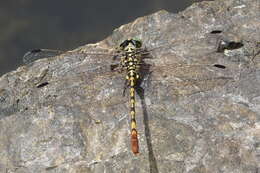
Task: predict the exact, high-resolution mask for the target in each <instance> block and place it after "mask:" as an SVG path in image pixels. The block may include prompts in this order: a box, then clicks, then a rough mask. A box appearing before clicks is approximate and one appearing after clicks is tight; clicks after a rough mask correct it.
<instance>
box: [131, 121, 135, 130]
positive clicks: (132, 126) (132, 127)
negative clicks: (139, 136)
mask: <svg viewBox="0 0 260 173" xmlns="http://www.w3.org/2000/svg"><path fill="white" fill-rule="evenodd" d="M131 129H136V123H135V122H134V121H132V122H131Z"/></svg>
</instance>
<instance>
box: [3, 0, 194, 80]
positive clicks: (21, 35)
mask: <svg viewBox="0 0 260 173" xmlns="http://www.w3.org/2000/svg"><path fill="white" fill-rule="evenodd" d="M194 2H195V1H194V0H182V1H179V0H124V1H122V0H114V1H104V0H96V1H90V0H77V1H71V0H56V1H53V0H45V1H35V0H19V1H17V0H9V1H1V2H0V24H1V25H0V26H1V28H0V75H2V74H4V73H6V72H8V71H11V70H15V69H16V68H17V67H18V66H19V65H21V64H22V57H23V55H24V54H25V53H26V52H27V51H29V50H31V49H35V48H49V49H60V50H71V49H74V48H77V47H79V46H81V45H84V44H87V43H94V42H97V41H99V40H102V39H104V38H106V37H107V36H109V35H110V34H111V33H112V31H113V30H114V29H115V28H117V27H119V26H121V25H122V24H126V23H129V22H131V21H133V20H134V19H136V18H137V17H141V16H144V15H148V14H151V13H154V12H156V11H158V10H160V9H165V10H167V11H169V12H173V13H176V12H178V11H181V10H183V9H185V8H186V7H188V6H190V5H191V4H192V3H194Z"/></svg>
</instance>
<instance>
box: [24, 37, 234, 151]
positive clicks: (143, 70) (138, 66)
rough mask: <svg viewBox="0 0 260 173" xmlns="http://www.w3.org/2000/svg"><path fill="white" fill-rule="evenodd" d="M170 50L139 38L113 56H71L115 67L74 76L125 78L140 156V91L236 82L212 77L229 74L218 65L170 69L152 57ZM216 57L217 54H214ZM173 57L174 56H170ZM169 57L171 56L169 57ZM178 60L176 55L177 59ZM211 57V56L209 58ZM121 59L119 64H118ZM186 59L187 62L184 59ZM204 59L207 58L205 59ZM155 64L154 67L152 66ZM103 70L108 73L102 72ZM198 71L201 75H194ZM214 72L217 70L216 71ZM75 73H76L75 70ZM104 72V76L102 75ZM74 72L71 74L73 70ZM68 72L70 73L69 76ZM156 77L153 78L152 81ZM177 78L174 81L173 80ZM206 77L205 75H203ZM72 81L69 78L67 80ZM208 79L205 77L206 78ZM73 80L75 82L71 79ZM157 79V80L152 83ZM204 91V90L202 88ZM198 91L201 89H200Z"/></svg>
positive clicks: (29, 57)
mask: <svg viewBox="0 0 260 173" xmlns="http://www.w3.org/2000/svg"><path fill="white" fill-rule="evenodd" d="M167 47H169V45H166V46H165V45H164V46H158V47H155V48H151V49H147V48H143V42H142V41H141V40H140V39H136V38H128V39H126V40H124V41H123V42H122V43H121V44H120V45H119V47H117V48H116V49H115V50H114V52H110V53H104V52H101V53H95V52H94V53H88V52H85V51H82V50H78V51H76V52H71V54H80V55H82V56H83V57H84V56H85V57H91V56H95V57H97V56H101V57H102V56H111V57H112V60H111V64H107V63H105V62H102V60H101V64H98V65H97V66H96V67H94V68H93V67H91V68H87V69H86V71H84V70H81V68H80V66H79V68H78V69H80V70H79V71H77V72H73V75H74V76H75V75H76V76H77V75H82V74H85V75H88V79H89V78H90V77H91V76H99V77H101V78H102V77H104V76H105V77H107V78H109V77H111V76H113V75H116V74H124V76H125V77H124V78H125V83H124V89H123V92H122V93H123V95H125V91H126V89H129V108H130V111H129V112H130V117H131V123H130V126H131V130H130V134H131V148H132V152H133V153H134V154H138V153H139V141H138V132H137V125H136V111H135V103H136V98H135V93H136V92H137V93H138V91H137V90H138V89H139V88H146V87H148V86H146V84H145V83H146V82H148V83H149V82H151V81H153V82H156V81H157V82H162V81H167V80H168V81H172V80H175V82H174V84H175V85H178V84H180V83H182V84H183V83H186V84H187V85H188V84H191V85H196V86H198V84H196V82H199V81H206V80H211V81H213V80H229V79H233V78H232V77H227V76H221V75H220V76H217V75H215V76H210V74H214V69H215V70H216V71H217V70H220V71H221V70H225V69H226V66H225V65H222V64H218V63H211V64H208V63H201V62H200V63H191V64H188V63H187V62H186V63H185V62H183V61H181V62H176V63H171V64H167V63H166V65H162V64H160V61H167V59H165V60H162V59H161V60H158V61H159V62H158V61H157V62H156V61H154V60H155V59H156V58H154V57H153V56H152V55H151V54H152V52H156V50H159V49H164V48H167ZM213 53H216V52H213ZM61 54H66V52H64V51H60V50H51V49H35V50H32V51H30V52H27V53H26V54H25V55H24V57H23V61H24V63H25V64H30V63H33V62H34V61H35V60H37V59H42V58H50V57H53V56H59V55H61ZM170 54H172V53H170ZM165 56H166V57H167V56H169V54H168V55H167V54H166V55H165ZM174 56H176V55H174ZM207 57H210V54H208V55H207V56H206V58H207ZM118 59H119V60H118ZM180 59H183V58H180ZM201 59H203V57H202V58H201ZM152 61H154V64H151V63H149V62H152ZM207 68H210V69H211V70H209V75H206V78H199V77H198V76H199V75H202V74H203V73H205V69H207ZM101 69H106V70H104V71H102V70H101ZM194 69H196V70H197V71H198V72H197V73H191V71H193V70H194ZM198 69H199V70H198ZM212 69H213V70H212ZM72 70H73V69H72ZM99 70H101V72H99ZM69 71H70V70H69ZM69 71H68V73H69ZM151 76H152V77H151ZM173 76H174V77H173ZM202 76H203V75H202ZM67 77H68V76H67ZM204 77H205V76H204ZM69 78H71V77H70V76H69ZM151 78H154V79H151ZM58 80H64V78H60V79H51V80H50V81H48V82H46V81H44V82H40V83H39V84H37V88H43V87H45V86H47V85H49V83H51V82H57V81H58ZM201 87H203V86H201ZM197 88H198V87H197Z"/></svg>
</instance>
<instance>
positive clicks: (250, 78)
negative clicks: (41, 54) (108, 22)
mask: <svg viewBox="0 0 260 173" xmlns="http://www.w3.org/2000/svg"><path fill="white" fill-rule="evenodd" d="M259 17H260V15H259V1H257V0H247V1H238V0H219V1H213V2H212V1H210V2H209V1H207V2H201V3H195V4H193V5H192V6H191V7H189V8H187V9H186V10H185V11H183V12H181V13H179V14H170V13H168V12H166V11H159V12H157V13H155V14H152V15H149V16H145V17H141V18H138V19H137V20H135V21H134V22H132V23H130V24H126V25H124V26H121V27H120V28H118V29H116V30H115V31H114V33H113V34H112V35H111V36H109V37H108V38H107V39H105V40H103V41H101V42H99V43H96V44H91V45H85V46H82V47H80V48H78V49H76V50H73V51H70V52H67V53H64V54H61V55H59V56H56V57H51V58H45V59H40V60H37V61H35V62H33V63H31V64H29V65H26V66H22V67H20V68H18V69H17V70H16V71H13V72H10V73H8V74H5V75H3V76H2V77H1V78H0V141H1V142H0V172H1V173H2V172H3V173H5V172H8V173H18V172H19V173H36V172H37V173H40V172H50V173H54V172H55V173H64V172H70V173H85V172H87V173H91V172H95V173H99V172H101V173H102V172H107V173H113V172H133V173H137V172H153V173H156V172H160V173H168V172H171V173H258V172H260V165H259V163H260V121H259V119H260V56H259V42H260V22H259ZM129 37H137V38H140V39H141V40H142V41H143V44H144V46H145V47H146V48H147V50H153V51H151V52H150V55H149V57H150V58H148V59H146V63H147V64H150V69H149V71H146V73H144V74H143V76H144V80H143V81H142V84H141V86H140V87H141V88H142V89H141V88H139V90H138V94H139V96H137V107H136V110H137V123H138V131H139V139H140V154H138V155H137V156H134V155H133V154H132V152H131V149H130V136H129V129H130V128H129V122H130V121H129V104H128V97H127V96H125V97H124V96H122V91H123V86H124V74H123V73H118V72H111V71H110V66H109V65H110V64H111V63H112V56H110V55H109V54H111V53H113V50H114V49H115V47H116V46H117V45H118V44H120V42H121V41H123V40H125V39H126V38H129ZM153 48H155V49H153ZM96 53H100V54H96ZM102 53H103V54H102ZM214 65H215V66H214ZM224 67H226V68H224ZM127 93H128V92H127Z"/></svg>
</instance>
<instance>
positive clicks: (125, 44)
mask: <svg viewBox="0 0 260 173" xmlns="http://www.w3.org/2000/svg"><path fill="white" fill-rule="evenodd" d="M128 44H129V40H125V41H124V42H123V43H121V44H120V45H119V46H120V47H121V48H122V49H124V48H125V47H126V46H127V45H128Z"/></svg>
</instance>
